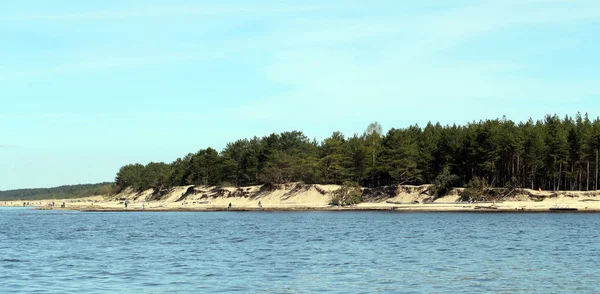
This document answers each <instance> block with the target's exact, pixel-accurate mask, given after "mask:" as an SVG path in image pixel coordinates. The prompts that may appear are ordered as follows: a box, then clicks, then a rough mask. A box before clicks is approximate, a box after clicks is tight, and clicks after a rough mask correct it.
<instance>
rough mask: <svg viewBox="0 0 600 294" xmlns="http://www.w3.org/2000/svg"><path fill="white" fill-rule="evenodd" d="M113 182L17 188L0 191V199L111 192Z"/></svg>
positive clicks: (60, 196)
mask: <svg viewBox="0 0 600 294" xmlns="http://www.w3.org/2000/svg"><path fill="white" fill-rule="evenodd" d="M113 190H114V184H113V183H99V184H83V185H68V186H60V187H54V188H36V189H18V190H9V191H0V200H2V201H14V200H41V199H70V198H81V197H87V196H94V195H108V194H111V193H113Z"/></svg>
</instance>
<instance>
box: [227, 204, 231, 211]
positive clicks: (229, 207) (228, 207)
mask: <svg viewBox="0 0 600 294" xmlns="http://www.w3.org/2000/svg"><path fill="white" fill-rule="evenodd" d="M229 209H231V202H229V206H227V210H229Z"/></svg>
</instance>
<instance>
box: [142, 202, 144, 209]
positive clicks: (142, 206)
mask: <svg viewBox="0 0 600 294" xmlns="http://www.w3.org/2000/svg"><path fill="white" fill-rule="evenodd" d="M142 210H144V202H142Z"/></svg>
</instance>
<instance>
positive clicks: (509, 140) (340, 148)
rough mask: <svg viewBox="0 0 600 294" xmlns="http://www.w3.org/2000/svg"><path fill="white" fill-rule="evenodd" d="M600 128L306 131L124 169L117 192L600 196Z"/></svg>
mask: <svg viewBox="0 0 600 294" xmlns="http://www.w3.org/2000/svg"><path fill="white" fill-rule="evenodd" d="M599 149H600V119H599V118H596V119H594V120H590V118H589V117H588V115H587V114H585V115H583V116H582V115H581V114H579V113H578V114H577V115H575V117H570V116H565V117H563V118H561V117H559V116H557V115H547V116H545V117H544V118H543V119H540V120H537V121H534V120H532V119H529V120H528V121H526V122H518V123H515V122H513V121H511V120H508V119H506V117H503V118H501V119H493V120H481V121H478V122H472V123H468V124H466V125H444V126H443V125H441V124H439V123H435V124H434V123H428V124H427V125H426V126H425V127H421V126H418V125H411V126H408V127H405V128H391V129H390V130H389V131H388V132H386V133H385V134H384V133H383V131H382V126H381V125H380V124H378V123H376V122H375V123H372V124H370V125H369V126H368V127H367V129H366V130H365V131H364V132H362V133H356V134H354V135H352V136H348V137H347V136H345V135H344V134H342V133H340V132H333V133H332V134H331V136H330V137H328V138H325V139H323V140H322V141H317V140H315V139H312V140H311V139H309V138H308V137H307V136H306V135H305V134H304V133H302V132H300V131H289V132H283V133H280V134H271V135H268V136H265V137H262V138H259V137H254V138H251V139H240V140H237V141H235V142H231V143H228V144H227V145H226V147H225V148H224V149H223V150H221V151H220V152H219V151H217V150H215V149H213V148H210V147H209V148H206V149H201V150H199V151H197V152H196V153H189V154H187V155H185V156H184V157H182V158H178V159H176V160H175V161H173V162H171V163H164V162H151V163H148V164H146V165H142V164H139V163H138V164H129V165H125V166H123V167H121V168H120V170H119V171H118V173H117V175H116V178H115V182H116V187H117V189H124V188H126V187H132V188H133V189H135V190H138V191H142V190H145V189H149V188H153V189H157V190H164V189H168V188H170V187H173V186H183V185H221V186H248V185H259V184H263V185H277V184H282V183H288V182H303V183H307V184H341V183H347V182H351V183H357V184H358V185H361V186H363V187H379V186H386V185H398V184H403V185H420V184H428V183H440V182H444V185H449V186H451V187H467V186H469V185H470V184H472V183H473V182H478V183H481V182H485V183H486V185H488V186H490V187H519V188H531V189H540V188H541V189H544V190H582V191H585V190H596V189H598V150H599Z"/></svg>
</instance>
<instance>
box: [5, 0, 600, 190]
mask: <svg viewBox="0 0 600 294" xmlns="http://www.w3.org/2000/svg"><path fill="white" fill-rule="evenodd" d="M258 3H260V4H252V3H251V1H231V0H223V1H212V2H209V1H191V0H190V1H184V0H171V1H148V0H144V1H123V0H119V1H106V0H105V1H64V0H63V1H61V0H56V1H32V0H23V1H3V2H2V3H1V4H0V102H1V103H0V190H6V189H14V188H26V187H45V186H56V185H62V184H77V183H90V182H100V181H111V180H113V178H114V175H115V173H116V171H117V170H118V168H119V167H120V166H122V165H124V164H127V163H134V162H140V163H147V162H150V161H166V162H170V161H172V160H174V159H176V158H177V157H181V156H183V155H185V154H186V153H188V152H195V151H197V150H198V149H201V148H205V147H208V146H212V147H214V148H217V149H218V150H220V149H221V148H222V147H223V146H224V145H225V144H226V143H227V142H230V141H234V140H236V139H239V138H247V137H252V136H255V135H256V136H263V135H267V134H269V133H272V132H281V131H285V130H295V129H297V130H301V131H303V132H305V133H306V134H307V135H308V136H309V137H311V138H313V137H314V138H317V139H322V138H324V137H326V136H328V135H330V134H331V133H332V132H333V131H336V130H339V131H342V132H344V133H346V134H348V135H350V134H352V133H355V132H362V131H363V130H364V129H365V128H366V126H367V125H368V124H369V123H370V122H372V121H379V122H380V123H381V124H382V125H383V127H384V129H389V128H391V127H396V128H397V127H405V126H407V125H409V124H413V123H419V124H420V125H424V124H425V123H426V122H427V121H440V122H442V123H444V124H451V123H465V122H469V121H472V120H479V119H486V118H497V117H502V115H506V116H507V117H508V118H510V119H513V120H517V121H521V120H526V119H528V118H529V117H533V118H534V119H538V118H542V117H543V116H544V115H545V114H546V113H557V114H559V115H561V116H562V115H565V114H570V115H574V114H575V113H576V112H577V111H580V112H589V114H590V115H591V116H592V117H596V116H597V115H600V87H599V86H598V85H600V74H599V72H598V69H599V68H600V58H599V57H598V52H600V39H599V38H598V32H600V1H597V0H590V1H588V0H505V1H465V0H454V1H446V0H443V1H442V0H433V1H383V0H371V1H350V0H332V1H313V0H306V1H272V0H271V1H269V0H264V1H259V2H258Z"/></svg>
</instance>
